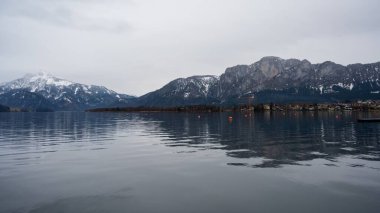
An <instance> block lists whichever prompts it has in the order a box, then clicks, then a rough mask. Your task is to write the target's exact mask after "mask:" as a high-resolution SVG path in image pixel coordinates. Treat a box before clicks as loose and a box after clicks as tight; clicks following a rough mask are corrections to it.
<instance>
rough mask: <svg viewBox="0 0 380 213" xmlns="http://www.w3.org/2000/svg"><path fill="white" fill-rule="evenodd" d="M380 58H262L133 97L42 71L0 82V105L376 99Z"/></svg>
mask: <svg viewBox="0 0 380 213" xmlns="http://www.w3.org/2000/svg"><path fill="white" fill-rule="evenodd" d="M379 79H380V62H377V63H371V64H351V65H347V66H343V65H340V64H336V63H334V62H331V61H326V62H323V63H320V64H312V63H310V62H309V61H307V60H298V59H281V58H279V57H273V56H270V57H264V58H262V59H261V60H259V61H257V62H255V63H253V64H251V65H237V66H234V67H230V68H227V69H226V70H225V72H224V73H223V74H221V75H220V76H212V75H204V76H191V77H188V78H178V79H175V80H173V81H171V82H169V83H168V84H166V85H164V86H163V87H162V88H160V89H158V90H156V91H153V92H150V93H148V94H145V95H143V96H140V97H134V96H130V95H125V94H119V93H117V92H114V91H112V90H109V89H107V88H105V87H102V86H94V85H91V86H89V85H84V84H79V83H74V82H71V81H66V80H63V79H59V78H56V77H54V76H51V75H49V74H46V73H39V74H36V75H30V74H29V75H26V76H24V77H23V78H20V79H16V80H14V81H11V82H7V83H2V84H0V104H3V105H7V106H11V107H22V108H30V109H37V108H41V107H42V108H49V109H54V110H84V109H89V108H99V107H121V106H130V107H131V106H132V107H133V106H144V107H174V106H185V105H226V106H228V105H237V104H247V103H248V102H252V103H256V104H257V103H289V102H309V103H315V102H338V101H347V100H348V101H352V100H359V99H360V100H363V99H380V80H379Z"/></svg>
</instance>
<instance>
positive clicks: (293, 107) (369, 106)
mask: <svg viewBox="0 0 380 213" xmlns="http://www.w3.org/2000/svg"><path fill="white" fill-rule="evenodd" d="M238 111H380V101H366V102H356V103H334V104H331V103H329V104H258V105H250V106H249V105H240V106H232V107H223V106H210V105H194V106H179V107H106V108H95V109H89V110H86V112H238Z"/></svg>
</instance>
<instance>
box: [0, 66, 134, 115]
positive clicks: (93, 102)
mask: <svg viewBox="0 0 380 213" xmlns="http://www.w3.org/2000/svg"><path fill="white" fill-rule="evenodd" d="M25 92H26V93H25ZM31 93H34V94H38V95H39V96H42V97H43V98H45V99H46V101H45V102H46V103H49V104H48V105H49V108H51V106H55V107H54V110H83V109H88V108H94V107H104V106H110V105H112V104H117V105H122V104H124V103H127V102H130V100H132V99H134V97H132V96H129V95H125V94H119V93H116V92H115V91H112V90H109V89H107V88H106V87H103V86H96V85H85V84H79V83H75V82H72V81H68V80H64V79H60V78H57V77H54V76H53V75H51V74H48V73H44V72H41V73H38V74H27V75H25V76H24V77H22V78H19V79H16V80H14V81H11V82H7V83H3V84H0V96H3V97H0V103H1V102H10V101H11V100H12V99H9V98H8V96H14V94H31ZM29 96H30V95H29ZM19 97H25V95H20V96H19ZM12 103H16V102H14V101H13V102H12ZM17 103H23V104H22V107H24V106H27V105H28V103H31V100H29V99H25V100H24V101H19V102H17ZM8 105H10V106H14V105H12V104H8ZM18 105H20V104H17V106H14V107H18ZM30 105H31V104H30ZM46 105H47V104H44V107H46ZM33 106H36V105H35V104H34V105H33Z"/></svg>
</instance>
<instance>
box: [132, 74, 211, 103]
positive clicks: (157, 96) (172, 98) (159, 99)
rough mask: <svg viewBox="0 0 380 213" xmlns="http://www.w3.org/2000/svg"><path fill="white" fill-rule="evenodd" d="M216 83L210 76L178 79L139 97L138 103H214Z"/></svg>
mask: <svg viewBox="0 0 380 213" xmlns="http://www.w3.org/2000/svg"><path fill="white" fill-rule="evenodd" d="M217 82H218V77H217V76H212V75H204V76H192V77H189V78H178V79H175V80H173V81H171V82H169V83H168V84H167V85H165V86H164V87H162V88H161V89H159V90H156V91H154V92H151V93H148V94H146V95H143V96H141V97H140V98H139V99H138V103H139V104H140V105H143V106H174V105H188V104H210V103H212V102H214V101H215V100H213V99H214V97H215V96H216V92H217V91H216V86H215V85H216V84H217Z"/></svg>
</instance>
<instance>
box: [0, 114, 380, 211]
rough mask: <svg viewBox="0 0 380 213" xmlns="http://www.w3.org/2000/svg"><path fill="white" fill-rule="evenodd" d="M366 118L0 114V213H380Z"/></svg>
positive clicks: (379, 181) (379, 141)
mask: <svg viewBox="0 0 380 213" xmlns="http://www.w3.org/2000/svg"><path fill="white" fill-rule="evenodd" d="M229 116H231V117H232V119H229V118H228V117H229ZM365 116H371V115H369V114H361V113H354V112H290V113H283V112H266V113H253V114H247V113H200V114H195V113H85V112H55V113H0V212H7V213H8V212H30V213H37V212H49V213H55V212H379V209H380V201H379V198H380V146H379V145H380V123H357V122H356V119H357V118H358V117H365ZM372 116H378V114H376V113H375V114H374V115H372Z"/></svg>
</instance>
